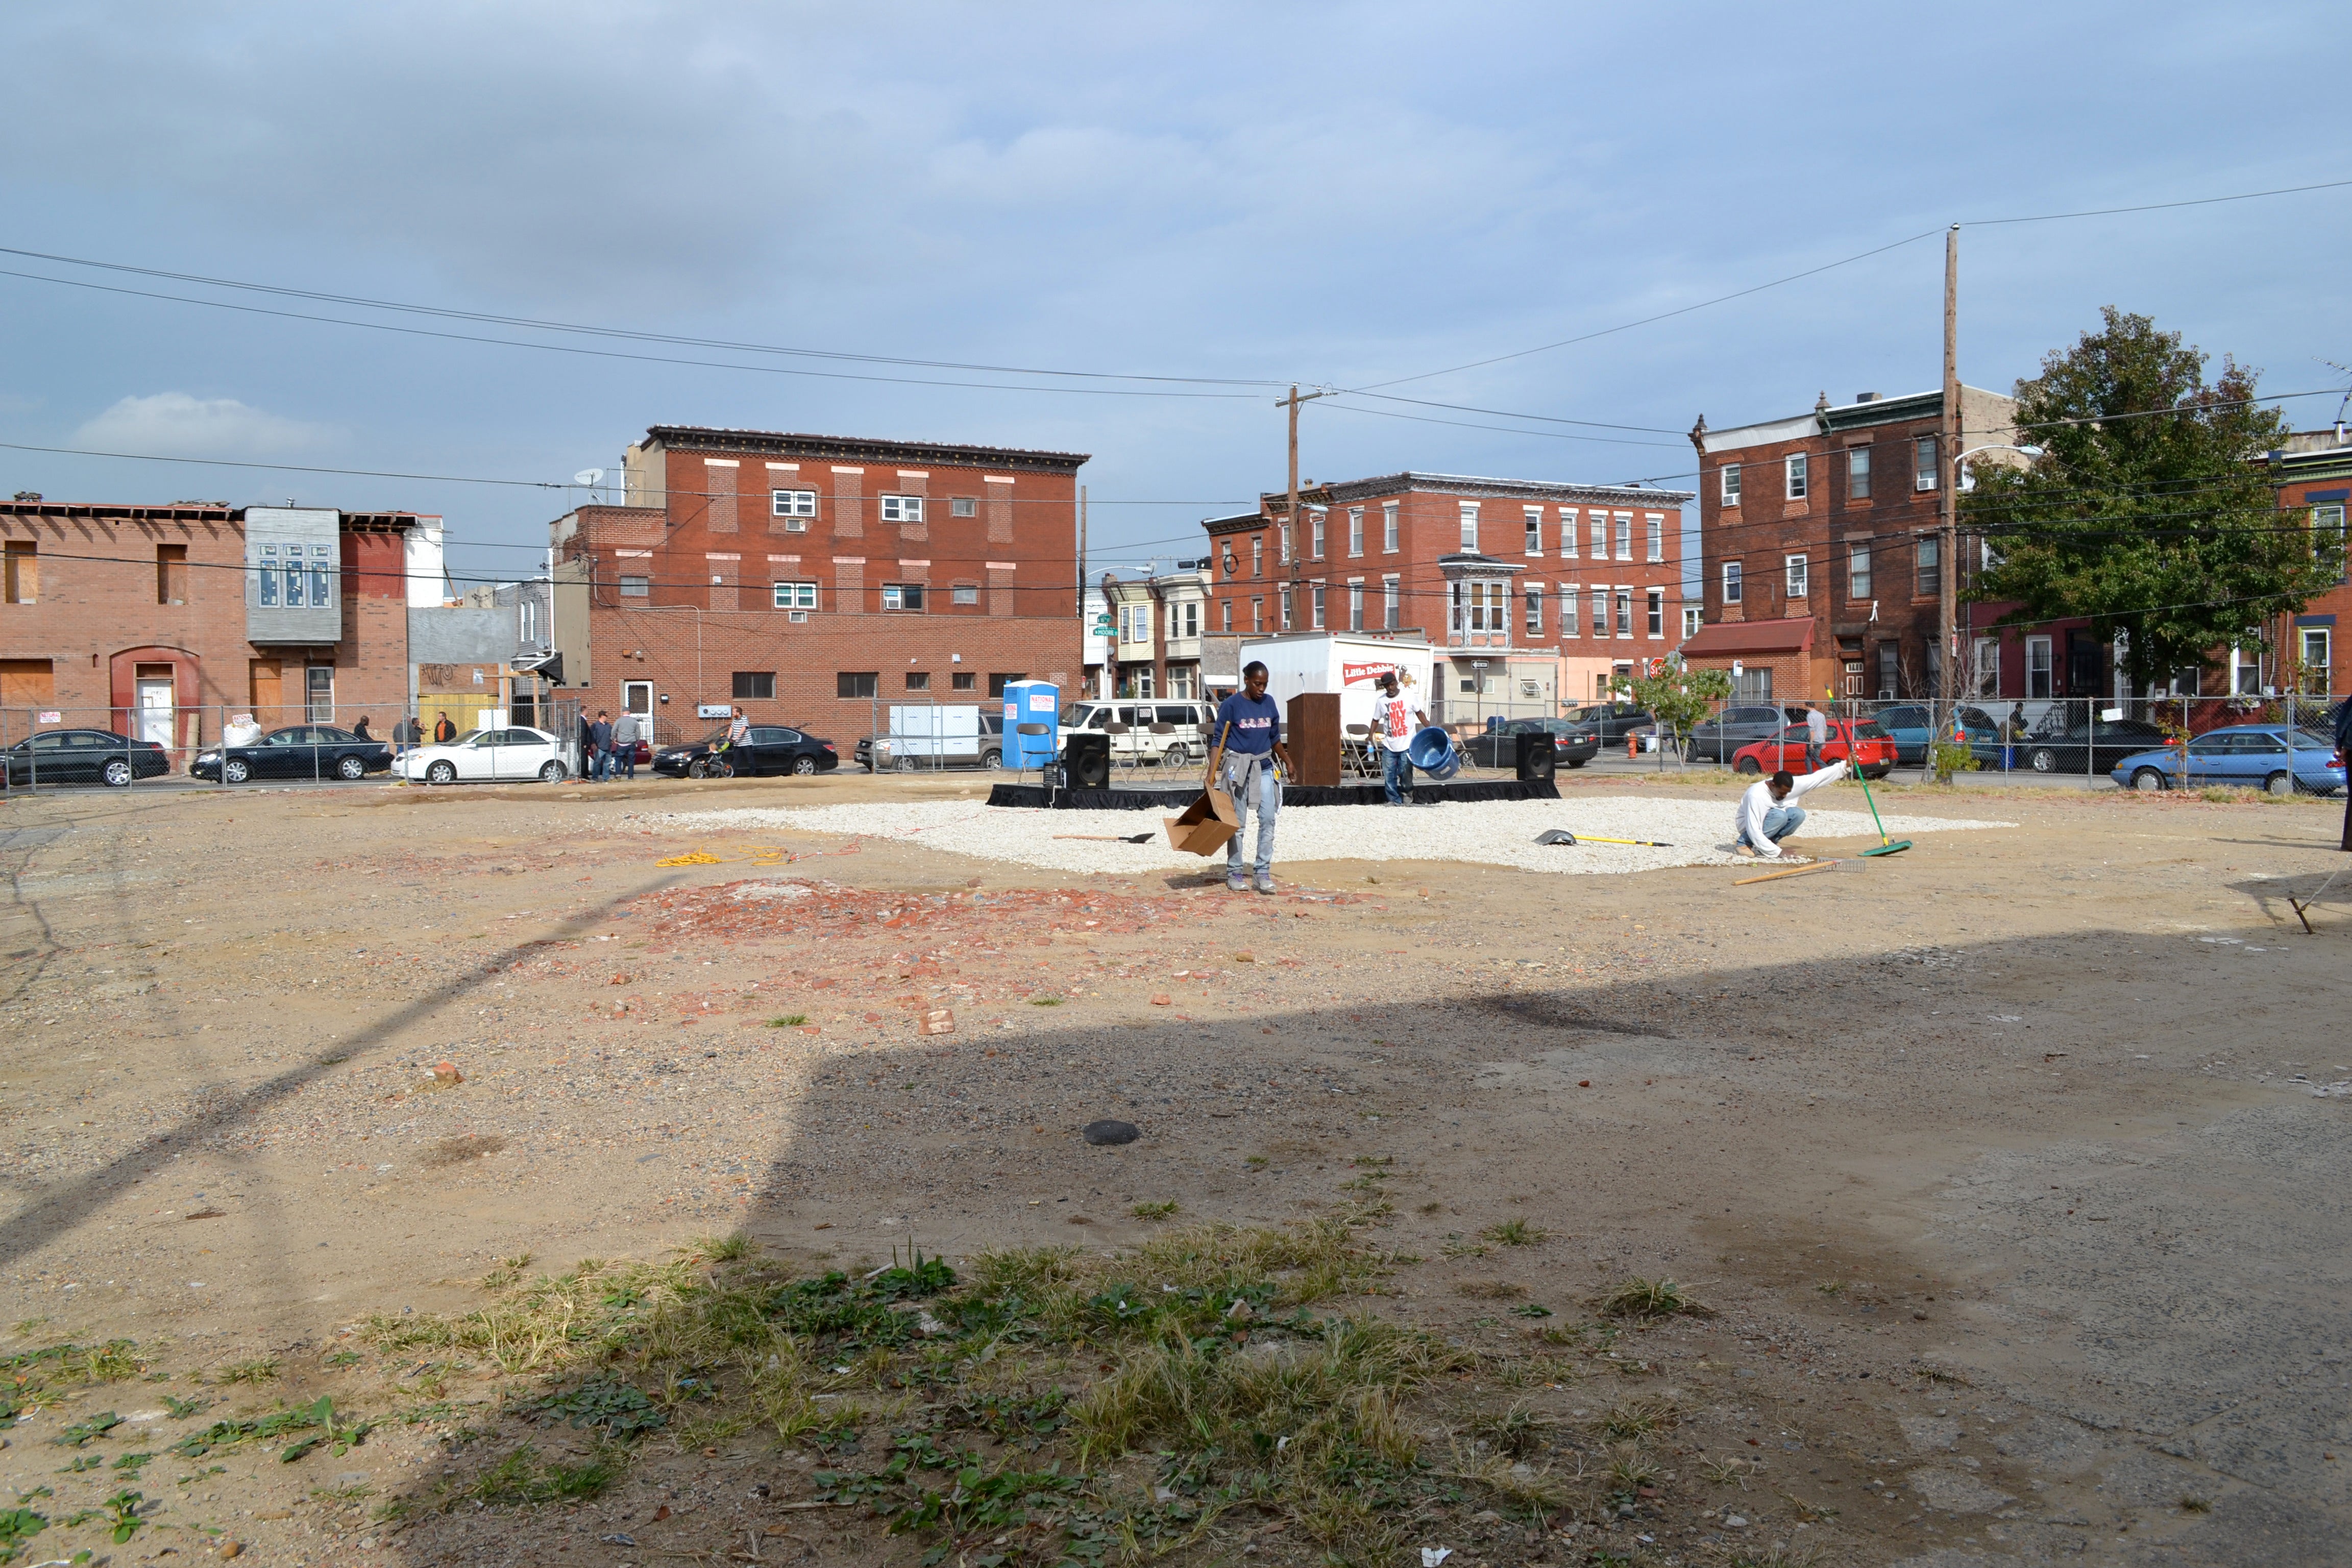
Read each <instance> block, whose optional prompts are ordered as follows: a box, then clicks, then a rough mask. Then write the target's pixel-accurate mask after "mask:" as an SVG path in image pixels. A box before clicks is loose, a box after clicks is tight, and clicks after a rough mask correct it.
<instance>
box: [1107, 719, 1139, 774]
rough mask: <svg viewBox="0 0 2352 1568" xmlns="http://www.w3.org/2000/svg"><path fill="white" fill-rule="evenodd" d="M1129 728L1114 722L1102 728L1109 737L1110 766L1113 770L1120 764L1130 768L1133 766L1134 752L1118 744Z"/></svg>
mask: <svg viewBox="0 0 2352 1568" xmlns="http://www.w3.org/2000/svg"><path fill="white" fill-rule="evenodd" d="M1130 728H1131V726H1129V725H1126V724H1121V723H1119V722H1118V721H1116V720H1114V721H1111V722H1110V723H1108V724H1106V725H1104V726H1103V732H1104V733H1105V734H1107V735H1108V736H1109V737H1110V765H1111V766H1112V767H1114V768H1116V767H1118V766H1120V765H1121V764H1125V765H1126V766H1128V767H1130V768H1131V767H1133V766H1135V752H1134V750H1133V749H1132V748H1130V747H1129V746H1125V745H1122V744H1121V743H1120V737H1121V736H1123V735H1125V734H1127V732H1128V731H1129V729H1130ZM1122 753H1124V754H1122Z"/></svg>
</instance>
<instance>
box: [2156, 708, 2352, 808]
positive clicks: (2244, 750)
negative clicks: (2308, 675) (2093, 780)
mask: <svg viewBox="0 0 2352 1568" xmlns="http://www.w3.org/2000/svg"><path fill="white" fill-rule="evenodd" d="M2111 776H2113V778H2114V779H2115V781H2116V783H2117V784H2124V785H2127V786H2128V787H2130V788H2132V789H2137V790H2146V791H2150V792H2153V791H2156V790H2165V789H2179V787H2181V779H2180V749H2179V747H2178V746H2166V747H2162V748H2160V749H2159V750H2157V751H2152V752H2136V753H2135V754H2133V755H2131V756H2128V757H2126V758H2125V759H2124V760H2123V761H2121V762H2119V763H2116V765H2115V769H2114V772H2113V774H2112V775H2111ZM2188 784H2189V787H2190V788H2192V789H2193V788H2197V787H2200V786H2201V785H2205V784H2218V785H2222V786H2224V787H2237V788H2242V789H2265V790H2268V791H2270V792H2271V793H2272V794H2273V795H2285V794H2287V793H2288V792H2289V791H2290V790H2301V791H2303V792H2304V793H2305V794H2308V795H2334V794H2335V793H2336V791H2337V790H2340V789H2342V788H2343V787H2344V758H2343V757H2342V756H2341V755H2340V754H2339V753H2338V752H2336V742H2334V741H2332V740H2330V739H2329V738H2328V737H2326V736H2325V735H2321V734H2316V733H2315V732H2313V731H2309V730H2294V729H2290V728H2288V727H2287V726H2286V725H2284V724H2236V725H2232V726H2231V727H2230V728H2229V729H2227V730H2215V731H2212V732H2211V733H2210V734H2205V735H2200V736H2198V737H2197V738H2196V739H2195V740H2193V741H2191V742H2189V779H2188Z"/></svg>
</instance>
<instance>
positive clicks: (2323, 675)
mask: <svg viewBox="0 0 2352 1568" xmlns="http://www.w3.org/2000/svg"><path fill="white" fill-rule="evenodd" d="M2296 640H2297V641H2298V642H2300V643H2301V644H2302V645H2303V689H2304V690H2305V692H2307V693H2309V694H2310V695H2312V696H2315V697H2319V696H2325V695H2326V693H2327V691H2328V689H2329V681H2328V679H2327V678H2328V673H2329V672H2330V671H2331V670H2332V669H2333V668H2335V665H2334V663H2333V662H2332V655H2333V653H2334V649H2333V648H2331V647H2329V645H2330V644H2331V643H2332V642H2334V641H2335V632H2334V630H2333V629H2332V628H2331V627H2327V626H2303V627H2300V628H2298V630H2297V636H2296Z"/></svg>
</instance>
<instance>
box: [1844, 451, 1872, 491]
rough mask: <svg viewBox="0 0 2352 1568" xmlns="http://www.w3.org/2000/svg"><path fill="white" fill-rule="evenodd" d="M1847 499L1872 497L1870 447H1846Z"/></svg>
mask: <svg viewBox="0 0 2352 1568" xmlns="http://www.w3.org/2000/svg"><path fill="white" fill-rule="evenodd" d="M1845 499H1846V500H1869V499H1870V448H1869V447H1847V448H1846V449H1845Z"/></svg>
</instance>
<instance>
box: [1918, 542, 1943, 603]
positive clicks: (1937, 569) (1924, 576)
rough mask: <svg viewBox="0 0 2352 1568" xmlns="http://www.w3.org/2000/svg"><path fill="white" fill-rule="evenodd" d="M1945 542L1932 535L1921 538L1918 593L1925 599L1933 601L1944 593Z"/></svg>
mask: <svg viewBox="0 0 2352 1568" xmlns="http://www.w3.org/2000/svg"><path fill="white" fill-rule="evenodd" d="M1943 558H1944V542H1943V541H1942V540H1941V539H1938V538H1937V537H1936V535H1934V534H1932V533H1923V534H1921V535H1920V536H1919V574H1918V583H1917V584H1916V591H1917V593H1918V595H1919V596H1920V597H1921V598H1923V599H1932V598H1934V597H1935V596H1936V595H1938V594H1940V593H1942V592H1943V591H1944V574H1943V567H1942V564H1941V563H1942V561H1943Z"/></svg>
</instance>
